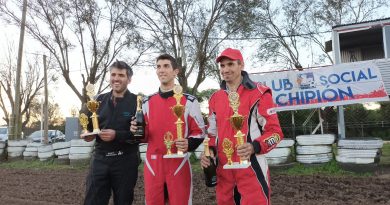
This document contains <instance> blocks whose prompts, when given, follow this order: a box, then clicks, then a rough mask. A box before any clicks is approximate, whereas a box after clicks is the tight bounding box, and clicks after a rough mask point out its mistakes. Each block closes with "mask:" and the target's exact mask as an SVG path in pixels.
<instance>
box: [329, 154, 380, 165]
mask: <svg viewBox="0 0 390 205" xmlns="http://www.w3.org/2000/svg"><path fill="white" fill-rule="evenodd" d="M336 161H338V162H341V163H352V164H372V163H374V162H375V157H371V158H361V157H344V156H336Z"/></svg>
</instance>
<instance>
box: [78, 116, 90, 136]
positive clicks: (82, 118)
mask: <svg viewBox="0 0 390 205" xmlns="http://www.w3.org/2000/svg"><path fill="white" fill-rule="evenodd" d="M79 121H80V125H81V127H82V128H83V134H84V133H87V132H88V128H87V127H88V124H89V121H88V116H87V115H86V114H84V113H81V114H80V116H79Z"/></svg>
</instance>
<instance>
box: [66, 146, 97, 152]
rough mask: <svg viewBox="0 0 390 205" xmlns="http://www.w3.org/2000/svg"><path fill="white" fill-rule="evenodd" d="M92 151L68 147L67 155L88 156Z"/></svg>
mask: <svg viewBox="0 0 390 205" xmlns="http://www.w3.org/2000/svg"><path fill="white" fill-rule="evenodd" d="M92 151H93V147H70V150H69V154H88V153H91V152H92Z"/></svg>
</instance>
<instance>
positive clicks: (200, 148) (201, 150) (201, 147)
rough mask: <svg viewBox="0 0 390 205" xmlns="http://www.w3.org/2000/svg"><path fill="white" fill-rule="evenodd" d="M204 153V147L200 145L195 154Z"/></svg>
mask: <svg viewBox="0 0 390 205" xmlns="http://www.w3.org/2000/svg"><path fill="white" fill-rule="evenodd" d="M203 151H204V145H203V144H200V145H199V147H198V148H196V150H195V152H203Z"/></svg>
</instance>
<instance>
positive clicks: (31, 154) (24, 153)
mask: <svg viewBox="0 0 390 205" xmlns="http://www.w3.org/2000/svg"><path fill="white" fill-rule="evenodd" d="M36 156H38V152H29V151H24V152H23V157H36Z"/></svg>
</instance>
